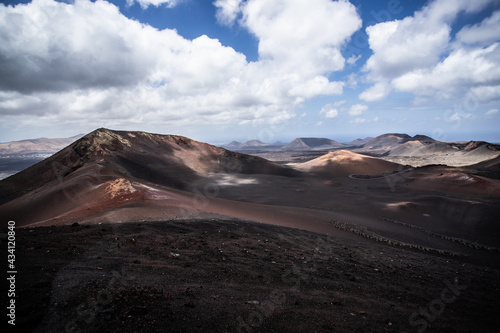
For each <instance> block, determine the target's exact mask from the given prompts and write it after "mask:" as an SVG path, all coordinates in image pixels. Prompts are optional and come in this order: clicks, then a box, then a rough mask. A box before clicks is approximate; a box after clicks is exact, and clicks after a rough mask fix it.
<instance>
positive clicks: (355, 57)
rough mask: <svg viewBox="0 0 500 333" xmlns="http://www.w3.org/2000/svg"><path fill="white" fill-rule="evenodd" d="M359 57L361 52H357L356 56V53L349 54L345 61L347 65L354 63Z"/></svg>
mask: <svg viewBox="0 0 500 333" xmlns="http://www.w3.org/2000/svg"><path fill="white" fill-rule="evenodd" d="M360 58H361V54H359V55H358V56H356V55H354V54H353V55H352V56H350V57H349V58H348V59H347V63H348V64H349V65H354V64H355V63H356V61H358V60H359V59H360Z"/></svg>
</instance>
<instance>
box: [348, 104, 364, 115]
mask: <svg viewBox="0 0 500 333" xmlns="http://www.w3.org/2000/svg"><path fill="white" fill-rule="evenodd" d="M366 110H368V106H366V105H364V104H354V105H353V106H351V107H350V108H349V111H348V113H349V115H350V116H361V115H362V114H363V112H364V111H366Z"/></svg>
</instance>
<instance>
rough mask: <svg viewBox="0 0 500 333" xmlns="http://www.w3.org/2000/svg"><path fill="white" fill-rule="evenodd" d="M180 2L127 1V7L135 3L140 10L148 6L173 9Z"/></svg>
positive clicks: (154, 0) (166, 0) (176, 0)
mask: <svg viewBox="0 0 500 333" xmlns="http://www.w3.org/2000/svg"><path fill="white" fill-rule="evenodd" d="M181 1H182V0H127V5H128V6H131V5H133V4H134V2H137V3H138V4H139V5H140V6H141V7H142V8H144V9H145V8H148V7H149V6H155V7H159V6H162V5H165V6H166V7H168V8H172V7H175V6H176V5H177V4H178V3H179V2H181Z"/></svg>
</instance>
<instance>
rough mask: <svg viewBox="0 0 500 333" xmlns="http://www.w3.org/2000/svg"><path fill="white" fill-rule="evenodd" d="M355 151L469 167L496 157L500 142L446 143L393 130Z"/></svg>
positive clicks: (415, 162)
mask: <svg viewBox="0 0 500 333" xmlns="http://www.w3.org/2000/svg"><path fill="white" fill-rule="evenodd" d="M353 151H354V152H357V153H362V154H369V155H372V156H384V158H386V159H390V160H392V161H397V162H398V163H402V164H411V165H413V166H422V165H428V164H445V165H449V166H466V165H469V164H474V163H478V162H480V161H484V160H488V159H491V158H494V157H496V156H497V155H498V154H499V153H500V145H495V144H491V143H488V142H484V141H469V142H458V143H457V142H442V141H438V140H435V139H433V138H431V137H428V136H426V135H415V136H413V137H412V136H409V135H408V134H399V133H389V134H383V135H380V136H377V137H376V138H374V139H373V140H370V141H369V142H367V143H366V144H364V145H363V146H361V147H359V148H355V149H353ZM408 158H410V159H411V160H409V159H408Z"/></svg>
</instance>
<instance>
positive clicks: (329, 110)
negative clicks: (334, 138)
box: [319, 104, 339, 119]
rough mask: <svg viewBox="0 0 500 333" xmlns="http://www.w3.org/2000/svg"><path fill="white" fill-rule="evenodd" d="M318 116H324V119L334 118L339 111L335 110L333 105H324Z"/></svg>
mask: <svg viewBox="0 0 500 333" xmlns="http://www.w3.org/2000/svg"><path fill="white" fill-rule="evenodd" d="M319 114H324V115H325V118H331V119H333V118H336V117H337V116H338V115H339V111H338V110H337V109H336V107H335V104H326V105H324V106H323V107H322V108H321V110H320V111H319Z"/></svg>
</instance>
